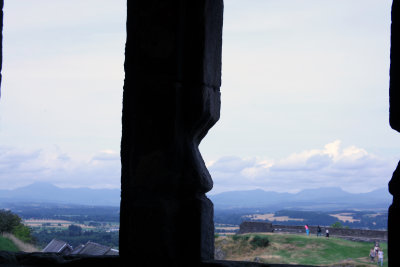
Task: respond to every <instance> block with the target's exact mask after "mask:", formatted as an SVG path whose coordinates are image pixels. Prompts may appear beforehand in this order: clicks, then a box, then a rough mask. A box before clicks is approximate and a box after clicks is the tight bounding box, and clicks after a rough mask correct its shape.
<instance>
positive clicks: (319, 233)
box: [304, 224, 329, 238]
mask: <svg viewBox="0 0 400 267" xmlns="http://www.w3.org/2000/svg"><path fill="white" fill-rule="evenodd" d="M304 228H306V233H307V235H310V229H309V227H308V224H306V225H305V226H304ZM317 236H322V229H321V227H320V226H319V225H318V227H317ZM325 236H326V238H328V237H329V230H328V229H326V230H325Z"/></svg>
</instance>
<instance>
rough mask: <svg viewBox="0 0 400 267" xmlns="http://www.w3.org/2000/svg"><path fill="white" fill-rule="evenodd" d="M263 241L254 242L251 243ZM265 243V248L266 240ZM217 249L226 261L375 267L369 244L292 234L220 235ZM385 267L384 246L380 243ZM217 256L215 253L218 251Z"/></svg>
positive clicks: (217, 240) (216, 240) (217, 239)
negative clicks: (371, 260)
mask: <svg viewBox="0 0 400 267" xmlns="http://www.w3.org/2000/svg"><path fill="white" fill-rule="evenodd" d="M255 239H257V240H264V242H255V241H254V240H255ZM266 239H267V240H268V241H269V242H268V241H267V242H268V245H267V246H265V245H266V243H267V242H265V240H266ZM215 247H216V250H217V251H219V253H220V255H223V256H224V259H226V260H236V261H258V262H264V263H280V264H304V265H317V266H333V265H334V266H344V265H345V266H360V267H361V266H377V264H376V260H375V262H374V263H371V262H370V259H369V251H370V249H371V248H372V247H373V244H372V243H365V242H353V241H348V240H343V239H339V238H329V239H326V238H325V237H316V236H306V235H294V234H272V233H271V234H245V235H235V236H220V237H217V238H216V239H215ZM381 248H383V252H384V266H387V244H385V243H383V244H381ZM217 254H218V252H217Z"/></svg>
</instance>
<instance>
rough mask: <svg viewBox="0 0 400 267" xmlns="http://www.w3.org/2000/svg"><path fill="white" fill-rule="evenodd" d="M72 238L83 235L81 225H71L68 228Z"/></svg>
mask: <svg viewBox="0 0 400 267" xmlns="http://www.w3.org/2000/svg"><path fill="white" fill-rule="evenodd" d="M68 231H69V235H70V236H80V235H81V234H82V227H80V226H79V225H75V224H71V225H70V226H68Z"/></svg>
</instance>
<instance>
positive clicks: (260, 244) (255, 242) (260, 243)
mask: <svg viewBox="0 0 400 267" xmlns="http://www.w3.org/2000/svg"><path fill="white" fill-rule="evenodd" d="M250 244H251V246H252V247H253V249H256V248H265V247H267V246H268V245H269V240H268V237H267V236H265V235H255V236H254V237H253V239H252V240H251V241H250Z"/></svg>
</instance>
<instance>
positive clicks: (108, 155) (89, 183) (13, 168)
mask: <svg viewBox="0 0 400 267" xmlns="http://www.w3.org/2000/svg"><path fill="white" fill-rule="evenodd" d="M120 166H121V165H120V160H119V153H118V152H116V151H112V150H104V151H100V152H98V153H96V154H95V155H92V157H89V158H79V157H73V156H69V155H68V154H66V153H64V152H62V151H61V150H60V149H59V148H53V149H46V150H20V149H17V148H12V147H4V146H2V147H0V188H2V189H10V188H16V187H20V186H24V185H28V184H31V183H33V182H39V181H40V182H50V183H52V184H55V185H59V186H62V187H91V188H119V187H120Z"/></svg>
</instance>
